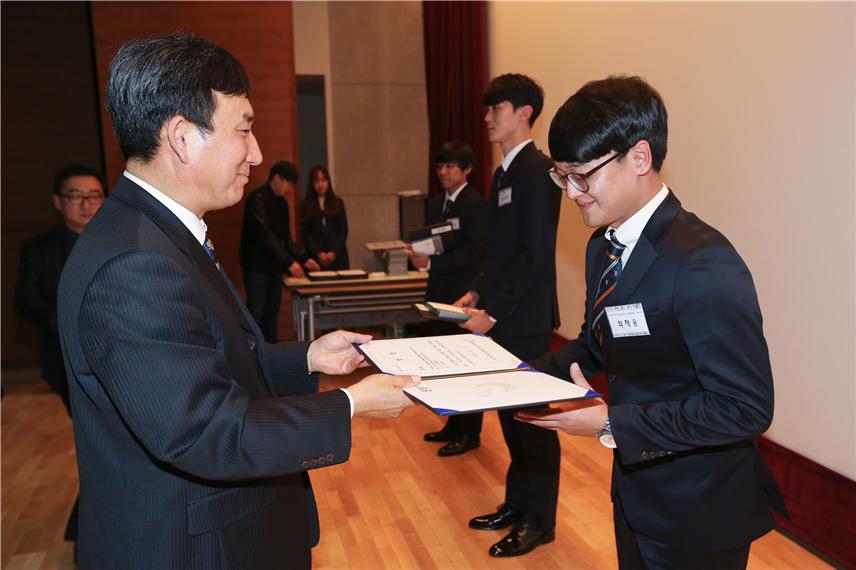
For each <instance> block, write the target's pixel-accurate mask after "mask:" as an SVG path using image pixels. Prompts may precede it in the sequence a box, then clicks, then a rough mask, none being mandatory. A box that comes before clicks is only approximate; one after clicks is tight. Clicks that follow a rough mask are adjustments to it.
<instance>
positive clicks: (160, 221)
mask: <svg viewBox="0 0 856 570" xmlns="http://www.w3.org/2000/svg"><path fill="white" fill-rule="evenodd" d="M111 197H113V198H115V199H117V200H119V201H121V202H124V203H126V204H128V205H129V206H131V207H133V208H135V209H137V210H139V211H140V212H141V213H142V214H143V215H145V216H146V217H147V218H149V219H150V220H151V221H152V222H153V223H155V224H156V225H157V226H158V227H160V228H161V229H162V230H163V232H164V234H166V236H167V237H168V238H169V239H170V240H171V241H172V242H173V243H174V244H175V246H176V247H177V248H178V249H179V250H181V252H182V253H184V255H186V256H187V257H188V258H189V259H190V261H191V262H192V263H193V264H194V265H195V266H196V268H197V269H198V270H199V272H200V273H201V274H202V276H203V277H204V278H205V279H206V280H207V281H208V282H209V283H211V285H212V286H213V287H214V289H215V290H216V291H217V293H218V294H219V295H220V297H221V298H222V299H223V302H224V303H225V304H226V306H227V307H228V308H229V310H230V311H231V312H232V314H233V315H234V317H235V319H236V320H237V321H238V323H240V325H241V328H243V329H244V330H246V331H248V332H251V333H253V334H256V331H255V330H254V329H253V327H252V326H251V325H250V324H249V323H248V322H247V319H246V317H245V315H244V311H242V310H241V309H242V305H243V301H241V300H240V297H238V295H237V292H236V291H235V290H234V288H232V287H230V285H229V284H227V282H226V280H227V279H228V278H227V277H226V276H225V274H221V273H220V271H218V270H217V267H216V266H215V265H214V264H213V263H212V262H211V259H210V258H209V257H208V254H207V253H205V250H204V249H203V248H202V246H201V245H200V244H199V242H197V241H196V238H195V237H193V234H191V233H190V230H188V229H187V228H186V227H185V226H184V224H182V223H181V220H179V219H178V218H177V217H176V216H175V215H174V214H173V213H172V212H170V211H169V209H167V208H166V207H165V206H164V205H163V204H161V203H160V202H158V201H157V200H156V199H155V198H154V197H152V196H151V195H150V194H149V193H148V192H146V191H145V190H143V189H142V188H140V187H139V186H137V185H136V184H135V183H134V182H132V181H130V180H128V179H127V178H125V177H124V176H120V177H119V181H118V182H117V183H116V188H115V189H114V190H113V194H112V195H111Z"/></svg>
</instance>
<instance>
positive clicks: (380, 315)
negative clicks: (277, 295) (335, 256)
mask: <svg viewBox="0 0 856 570" xmlns="http://www.w3.org/2000/svg"><path fill="white" fill-rule="evenodd" d="M283 284H284V285H285V287H286V288H287V289H288V290H289V291H290V292H291V308H292V311H291V312H292V318H293V319H294V331H295V333H296V334H297V340H314V339H315V331H316V330H317V329H335V328H353V327H360V326H372V325H397V324H404V323H419V322H424V320H425V319H424V318H423V317H421V316H420V315H419V314H418V313H417V312H416V311H415V310H414V309H413V308H412V307H411V305H412V304H413V303H421V302H423V301H425V288H426V286H427V284H428V274H427V273H423V272H420V271H410V272H408V273H407V274H406V275H401V276H389V275H384V276H383V277H377V278H364V279H337V280H331V281H310V280H309V279H304V278H294V277H286V278H285V279H283Z"/></svg>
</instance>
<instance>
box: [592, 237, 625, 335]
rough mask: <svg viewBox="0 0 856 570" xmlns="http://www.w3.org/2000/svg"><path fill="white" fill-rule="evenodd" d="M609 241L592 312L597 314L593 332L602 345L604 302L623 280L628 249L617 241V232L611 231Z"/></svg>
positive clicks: (593, 323)
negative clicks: (623, 265)
mask: <svg viewBox="0 0 856 570" xmlns="http://www.w3.org/2000/svg"><path fill="white" fill-rule="evenodd" d="M607 239H609V248H608V249H607V252H606V264H605V267H604V269H603V272H602V273H601V274H600V282H599V283H598V285H597V293H595V300H594V305H592V311H595V312H596V313H597V316H595V318H594V320H593V321H592V330H593V331H594V336H595V338H596V339H597V343H598V344H600V345H602V344H603V319H602V317H603V313H604V311H605V305H604V301H605V300H606V298H607V297H609V295H610V293H612V292H613V291H615V288H616V287H617V286H618V280H619V279H621V253H622V252H623V251H624V250H625V249H627V246H626V245H624V244H622V243H621V242H620V241H618V239H616V237H615V230H609V232H608V233H607Z"/></svg>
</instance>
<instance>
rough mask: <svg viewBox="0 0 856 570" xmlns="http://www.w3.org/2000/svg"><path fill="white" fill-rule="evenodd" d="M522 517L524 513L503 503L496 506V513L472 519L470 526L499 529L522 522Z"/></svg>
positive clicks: (477, 528)
mask: <svg viewBox="0 0 856 570" xmlns="http://www.w3.org/2000/svg"><path fill="white" fill-rule="evenodd" d="M521 518H523V514H522V513H515V512H514V511H512V510H511V509H510V508H508V507H507V506H506V505H505V503H503V504H501V505H499V506H498V507H496V512H495V513H490V514H487V515H482V516H480V517H476V518H474V519H470V528H474V529H476V530H499V529H503V528H508V527H510V526H511V525H513V524H516V523H518V522H520V519H521Z"/></svg>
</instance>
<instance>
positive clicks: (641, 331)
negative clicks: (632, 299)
mask: <svg viewBox="0 0 856 570" xmlns="http://www.w3.org/2000/svg"><path fill="white" fill-rule="evenodd" d="M606 318H607V319H609V327H610V328H611V329H612V337H613V338H621V337H624V336H649V335H650V334H651V333H650V332H649V331H648V322H647V321H646V320H645V311H643V310H642V303H633V304H632V305H618V306H615V307H607V308H606Z"/></svg>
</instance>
